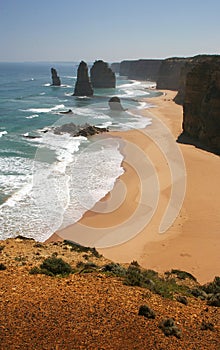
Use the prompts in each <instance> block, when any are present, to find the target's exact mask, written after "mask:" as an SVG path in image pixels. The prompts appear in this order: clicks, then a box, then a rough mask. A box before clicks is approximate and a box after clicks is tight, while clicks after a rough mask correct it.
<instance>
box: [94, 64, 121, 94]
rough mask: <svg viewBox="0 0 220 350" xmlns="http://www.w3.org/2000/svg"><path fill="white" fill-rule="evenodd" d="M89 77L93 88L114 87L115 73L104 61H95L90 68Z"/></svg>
mask: <svg viewBox="0 0 220 350" xmlns="http://www.w3.org/2000/svg"><path fill="white" fill-rule="evenodd" d="M90 77H91V83H92V86H93V87H94V88H115V84H116V79H115V73H114V72H113V71H112V70H111V68H109V66H108V63H106V62H103V61H101V60H99V61H95V63H94V64H93V66H92V68H91V69H90Z"/></svg>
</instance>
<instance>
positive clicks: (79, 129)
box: [53, 123, 109, 137]
mask: <svg viewBox="0 0 220 350" xmlns="http://www.w3.org/2000/svg"><path fill="white" fill-rule="evenodd" d="M108 131H109V130H108V128H99V127H97V126H94V125H89V124H87V123H86V124H84V125H75V124H74V123H69V124H64V125H61V126H58V127H56V128H53V132H54V134H56V135H62V134H65V133H68V134H70V136H73V137H76V136H84V137H88V136H92V135H95V134H101V133H103V132H108Z"/></svg>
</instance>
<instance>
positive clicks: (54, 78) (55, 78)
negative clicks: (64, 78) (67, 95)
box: [51, 68, 61, 86]
mask: <svg viewBox="0 0 220 350" xmlns="http://www.w3.org/2000/svg"><path fill="white" fill-rule="evenodd" d="M51 76H52V84H51V86H60V85H61V80H60V77H59V76H58V75H57V71H56V69H55V68H51Z"/></svg>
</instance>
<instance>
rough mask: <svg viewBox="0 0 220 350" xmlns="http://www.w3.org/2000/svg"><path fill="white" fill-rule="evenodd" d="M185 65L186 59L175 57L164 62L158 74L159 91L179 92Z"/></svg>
mask: <svg viewBox="0 0 220 350" xmlns="http://www.w3.org/2000/svg"><path fill="white" fill-rule="evenodd" d="M185 63H186V59H185V58H177V57H174V58H168V59H166V60H163V62H162V63H161V66H160V69H159V73H158V79H157V89H161V90H174V91H175V90H178V88H179V84H180V72H181V69H182V67H183V66H184V65H185Z"/></svg>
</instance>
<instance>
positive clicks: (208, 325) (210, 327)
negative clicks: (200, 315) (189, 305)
mask: <svg viewBox="0 0 220 350" xmlns="http://www.w3.org/2000/svg"><path fill="white" fill-rule="evenodd" d="M201 330H202V331H207V330H209V331H214V330H215V328H214V324H213V323H211V322H207V321H205V320H202V324H201Z"/></svg>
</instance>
